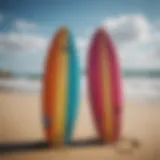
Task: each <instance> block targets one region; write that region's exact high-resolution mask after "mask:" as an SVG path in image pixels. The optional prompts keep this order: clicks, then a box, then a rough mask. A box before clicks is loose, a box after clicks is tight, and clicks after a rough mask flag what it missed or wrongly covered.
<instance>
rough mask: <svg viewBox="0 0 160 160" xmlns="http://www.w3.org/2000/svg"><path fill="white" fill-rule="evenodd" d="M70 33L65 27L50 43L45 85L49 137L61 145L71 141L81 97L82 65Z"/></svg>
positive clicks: (45, 121)
mask: <svg viewBox="0 0 160 160" xmlns="http://www.w3.org/2000/svg"><path fill="white" fill-rule="evenodd" d="M78 64H79V63H78V59H77V51H76V48H75V44H74V41H73V37H72V34H71V32H70V31H69V30H68V29H67V28H65V27H62V28H61V29H60V30H59V31H58V32H57V34H56V36H55V38H54V39H53V40H52V42H51V44H50V49H49V53H48V56H47V60H46V67H45V73H44V84H43V115H44V123H45V124H44V125H45V133H46V140H47V142H48V144H49V145H51V146H53V145H55V146H59V145H64V144H68V143H70V141H71V138H72V134H73V130H74V125H75V120H76V115H77V109H78V97H79V73H80V71H79V66H78Z"/></svg>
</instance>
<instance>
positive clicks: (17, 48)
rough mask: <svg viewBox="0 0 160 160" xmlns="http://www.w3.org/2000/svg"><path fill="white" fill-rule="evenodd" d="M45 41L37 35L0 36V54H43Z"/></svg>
mask: <svg viewBox="0 0 160 160" xmlns="http://www.w3.org/2000/svg"><path fill="white" fill-rule="evenodd" d="M46 46H47V39H46V38H44V37H41V36H37V35H29V34H19V33H8V34H2V33H1V34H0V53H34V52H40V53H41V52H43V51H44V50H45V49H46Z"/></svg>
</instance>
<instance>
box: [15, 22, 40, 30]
mask: <svg viewBox="0 0 160 160" xmlns="http://www.w3.org/2000/svg"><path fill="white" fill-rule="evenodd" d="M15 27H16V28H17V29H18V30H20V31H31V30H36V29H37V28H38V26H37V24H35V23H33V22H29V21H26V20H23V19H19V20H16V21H15Z"/></svg>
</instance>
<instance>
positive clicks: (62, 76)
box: [54, 32, 68, 145]
mask: <svg viewBox="0 0 160 160" xmlns="http://www.w3.org/2000/svg"><path fill="white" fill-rule="evenodd" d="M63 34H64V35H63V36H62V39H61V40H62V41H63V42H62V43H64V45H63V44H62V46H64V48H62V50H61V53H59V54H58V57H57V65H58V67H57V69H58V73H57V86H56V95H55V96H56V99H55V114H54V115H55V117H54V126H55V128H54V129H55V138H54V143H55V144H57V145H62V144H63V143H64V137H65V122H66V109H67V108H66V106H67V90H68V77H67V76H68V53H67V38H68V36H67V35H66V34H67V33H66V32H63ZM65 43H66V44H65ZM65 47H66V48H65Z"/></svg>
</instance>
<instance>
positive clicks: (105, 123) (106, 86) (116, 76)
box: [88, 28, 122, 142]
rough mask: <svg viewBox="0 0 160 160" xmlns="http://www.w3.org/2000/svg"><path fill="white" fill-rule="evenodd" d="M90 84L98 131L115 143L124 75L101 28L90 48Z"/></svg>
mask: <svg viewBox="0 0 160 160" xmlns="http://www.w3.org/2000/svg"><path fill="white" fill-rule="evenodd" d="M88 85H89V97H90V103H91V109H92V113H93V117H94V120H95V124H96V128H97V132H98V134H99V136H100V138H101V140H102V141H103V142H114V141H116V140H118V139H119V137H120V132H121V121H122V116H121V115H122V104H121V96H122V89H121V76H120V69H119V64H118V57H117V53H116V51H115V48H114V46H113V42H112V41H111V38H110V36H109V35H108V33H107V32H106V31H105V30H104V29H102V28H100V29H98V30H97V31H96V33H95V34H94V36H93V39H92V42H91V45H90V48H89V53H88Z"/></svg>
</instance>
